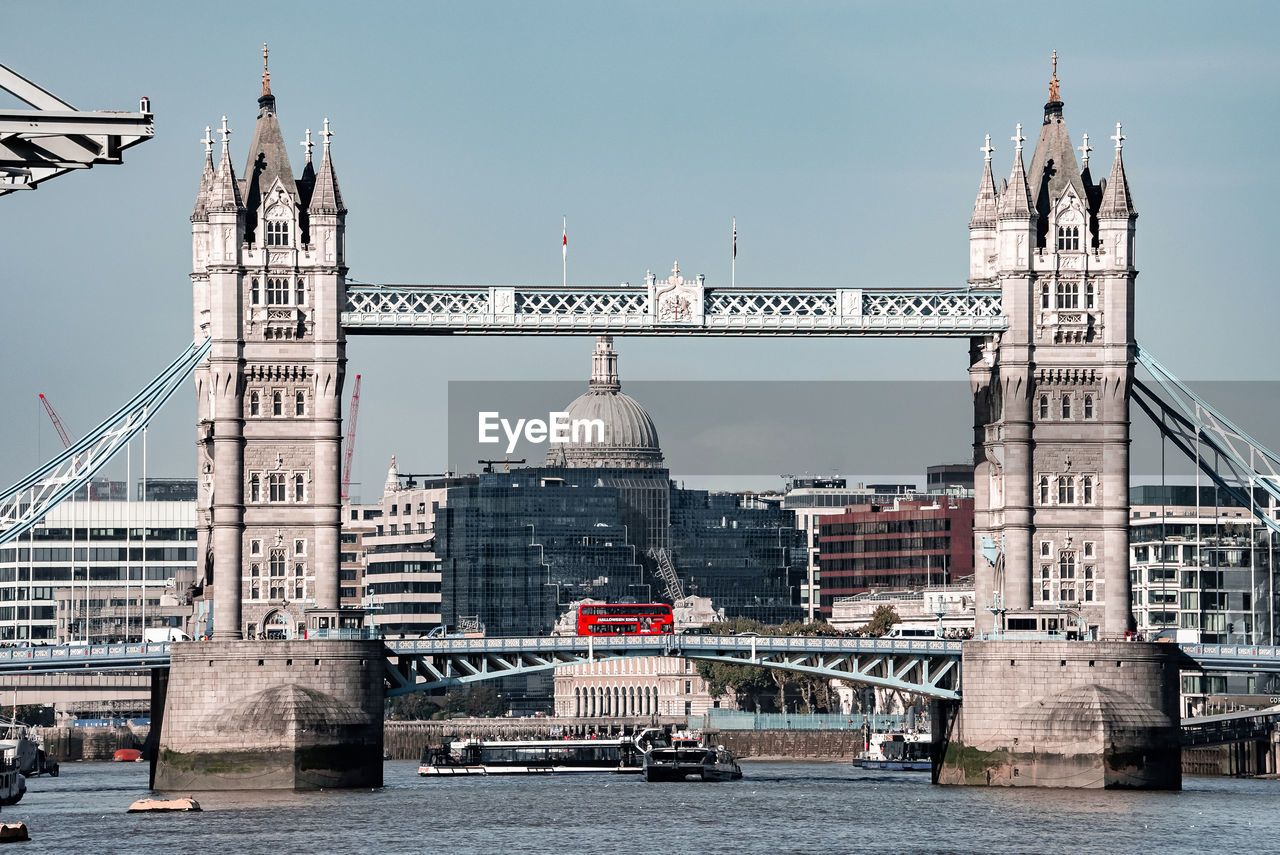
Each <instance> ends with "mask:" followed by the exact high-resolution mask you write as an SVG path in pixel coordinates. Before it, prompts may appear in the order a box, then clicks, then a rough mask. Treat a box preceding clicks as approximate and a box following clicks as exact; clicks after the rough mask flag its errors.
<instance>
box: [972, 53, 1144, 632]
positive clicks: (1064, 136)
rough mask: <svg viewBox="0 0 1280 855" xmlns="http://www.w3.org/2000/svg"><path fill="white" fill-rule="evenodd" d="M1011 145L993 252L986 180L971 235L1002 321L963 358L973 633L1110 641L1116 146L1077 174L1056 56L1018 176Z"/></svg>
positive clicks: (1125, 322)
mask: <svg viewBox="0 0 1280 855" xmlns="http://www.w3.org/2000/svg"><path fill="white" fill-rule="evenodd" d="M1117 138H1118V141H1119V139H1123V137H1121V135H1120V134H1119V131H1117ZM1022 141H1023V138H1022V133H1021V125H1019V126H1018V133H1017V134H1015V136H1014V142H1015V144H1016V148H1015V153H1014V165H1013V169H1012V174H1011V175H1010V178H1009V179H1008V181H1007V182H1004V183H1003V184H1002V186H1001V188H1000V189H999V191H997V193H996V197H997V198H996V211H997V215H996V220H997V222H996V228H995V236H994V249H989V245H988V243H987V242H988V241H989V240H990V238H989V236H988V235H989V231H988V229H989V227H988V226H987V225H986V220H987V219H988V217H987V216H986V215H985V213H984V214H983V216H980V210H979V209H982V210H983V211H984V212H985V210H986V207H987V206H988V205H989V202H987V201H986V200H985V199H984V193H985V188H986V182H987V180H988V179H987V176H986V174H984V176H983V184H982V189H980V191H979V198H978V204H977V205H976V206H975V210H974V218H973V220H972V221H971V223H970V277H971V282H973V283H974V284H987V283H990V282H993V281H998V282H999V287H1000V289H1001V292H1002V305H1003V310H1004V314H1005V315H1006V316H1007V317H1008V319H1009V328H1008V330H1007V331H1005V332H1004V333H1002V334H1001V335H1000V336H999V337H998V338H993V339H990V340H979V339H975V340H974V342H973V344H972V348H971V360H970V362H971V365H972V367H971V368H970V380H971V385H972V387H973V391H974V401H975V447H974V452H975V463H976V469H975V485H976V494H977V501H976V503H975V504H976V516H975V525H974V537H975V541H976V543H975V547H976V548H975V553H976V556H977V558H976V562H975V563H976V567H975V572H976V580H975V583H976V586H977V598H978V620H979V626H980V628H982V629H984V630H989V629H992V628H999V627H996V618H995V617H994V616H993V614H1003V620H1002V621H1001V623H1002V624H1003V627H1004V628H1006V629H1025V630H1033V629H1034V630H1041V631H1043V630H1057V631H1068V632H1070V631H1073V630H1076V629H1077V628H1078V627H1080V626H1087V627H1090V628H1093V629H1095V630H1096V631H1097V632H1099V633H1101V634H1104V635H1120V634H1122V633H1123V632H1125V631H1126V630H1127V629H1129V627H1130V617H1129V612H1130V605H1129V571H1128V528H1127V527H1128V509H1129V405H1128V389H1129V384H1130V382H1131V379H1132V374H1133V367H1132V358H1131V354H1132V345H1133V303H1134V288H1133V282H1134V277H1135V276H1136V273H1137V271H1136V270H1134V268H1133V264H1132V261H1133V258H1132V255H1133V253H1132V244H1133V220H1134V218H1136V213H1134V212H1133V209H1132V206H1131V205H1130V204H1129V196H1128V186H1127V183H1126V182H1125V179H1124V171H1123V164H1122V163H1121V162H1120V157H1119V150H1118V149H1117V158H1116V166H1115V167H1114V168H1113V170H1112V178H1111V179H1110V180H1109V181H1108V182H1106V184H1105V189H1104V187H1101V186H1095V185H1094V183H1093V181H1092V179H1091V178H1090V175H1089V169H1088V154H1089V152H1090V151H1091V149H1090V148H1089V146H1088V138H1087V136H1086V137H1085V143H1084V145H1082V146H1080V147H1079V148H1080V150H1081V152H1082V153H1083V154H1084V156H1085V160H1084V164H1083V168H1081V167H1079V166H1077V163H1076V159H1075V147H1073V146H1072V143H1071V140H1070V137H1069V136H1068V133H1067V128H1066V123H1065V121H1064V120H1063V102H1062V100H1061V99H1060V97H1059V82H1058V79H1057V72H1056V59H1055V71H1054V76H1053V79H1052V80H1051V82H1050V84H1049V101H1048V102H1047V103H1046V104H1045V107H1044V121H1043V123H1042V125H1041V129H1040V136H1039V139H1038V140H1037V143H1036V148H1035V151H1034V153H1033V155H1032V158H1031V164H1030V167H1029V168H1026V169H1024V166H1023V158H1022ZM987 149H989V143H988V146H987V147H986V148H984V150H987ZM988 156H989V151H988ZM993 268H994V269H993ZM997 596H998V597H999V604H998V606H997V611H996V612H994V613H993V612H992V611H991V610H990V609H991V608H992V607H993V606H995V605H996V604H995V602H994V601H995V600H996V598H997ZM1000 610H1003V611H1000Z"/></svg>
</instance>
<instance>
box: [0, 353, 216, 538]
mask: <svg viewBox="0 0 1280 855" xmlns="http://www.w3.org/2000/svg"><path fill="white" fill-rule="evenodd" d="M209 347H210V343H209V341H207V340H206V341H204V342H201V343H200V344H192V345H191V346H190V347H188V348H187V349H186V350H185V351H183V353H182V355H181V356H179V357H178V358H177V359H175V360H174V361H173V362H171V363H170V364H169V366H168V367H167V368H166V369H165V370H164V371H162V372H161V373H160V376H158V377H156V378H155V379H154V380H152V381H151V382H150V383H148V384H147V386H146V387H145V388H144V389H143V390H142V391H141V392H139V393H138V394H137V395H135V396H134V397H133V398H132V399H131V400H130V401H129V402H128V403H127V404H125V405H124V406H123V407H121V408H120V409H119V410H117V411H116V412H115V413H114V414H112V415H111V416H110V417H109V418H108V419H107V420H106V421H104V422H102V424H100V425H98V426H97V427H96V428H94V429H93V430H91V431H89V433H88V434H86V435H85V436H84V438H83V439H81V440H79V441H78V442H75V443H73V444H72V445H71V447H69V448H67V449H66V450H65V451H63V452H62V453H61V454H59V455H58V456H57V457H55V458H53V459H52V460H50V461H49V462H48V463H46V464H44V465H43V466H41V467H40V468H39V469H37V470H35V471H34V472H32V473H31V474H30V475H28V476H27V477H26V478H23V479H22V480H21V481H19V482H18V483H17V484H14V485H13V486H12V487H9V488H8V489H7V490H5V491H4V492H3V493H0V544H4V543H7V542H8V541H10V540H13V539H14V538H16V537H18V536H19V535H21V534H23V533H25V532H26V531H27V529H29V528H31V527H32V526H34V525H36V524H37V523H39V522H40V520H41V519H43V518H44V515H45V514H47V513H48V512H49V510H50V509H52V508H53V507H54V506H55V505H57V504H58V503H59V502H61V501H62V500H63V499H66V498H69V497H70V496H72V495H74V493H75V492H76V490H78V489H79V488H80V487H82V486H83V485H84V484H85V483H87V482H88V481H89V479H90V478H92V477H93V475H94V474H95V473H96V472H97V471H98V470H99V469H101V468H102V467H103V466H104V465H105V464H106V463H107V461H109V460H110V459H111V458H112V456H113V455H115V453H116V452H118V451H119V450H120V449H121V448H124V446H125V445H126V444H127V443H128V442H129V440H130V439H132V438H133V437H134V435H135V434H137V433H138V432H139V431H140V430H142V429H143V428H144V427H145V426H146V425H147V423H148V422H149V421H151V419H152V417H154V416H155V414H156V412H158V411H159V409H160V408H161V407H162V406H164V403H165V401H167V400H169V397H170V396H171V395H173V393H174V392H175V391H177V389H178V387H179V386H181V385H182V384H183V383H184V382H185V381H186V379H187V378H188V377H189V376H191V372H192V371H194V370H195V367H196V366H197V365H198V364H199V363H200V361H201V360H203V359H204V358H205V356H207V355H208V353H209Z"/></svg>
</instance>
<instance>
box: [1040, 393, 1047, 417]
mask: <svg viewBox="0 0 1280 855" xmlns="http://www.w3.org/2000/svg"><path fill="white" fill-rule="evenodd" d="M1040 418H1042V419H1048V418H1049V396H1048V395H1041V396H1040Z"/></svg>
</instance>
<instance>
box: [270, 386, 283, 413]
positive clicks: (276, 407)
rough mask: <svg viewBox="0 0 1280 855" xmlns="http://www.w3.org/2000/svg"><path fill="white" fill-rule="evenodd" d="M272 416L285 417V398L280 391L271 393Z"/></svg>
mask: <svg viewBox="0 0 1280 855" xmlns="http://www.w3.org/2000/svg"><path fill="white" fill-rule="evenodd" d="M271 415H273V416H283V415H284V396H283V395H281V394H280V392H279V391H276V392H272V393H271Z"/></svg>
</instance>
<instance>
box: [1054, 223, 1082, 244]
mask: <svg viewBox="0 0 1280 855" xmlns="http://www.w3.org/2000/svg"><path fill="white" fill-rule="evenodd" d="M1058 249H1060V250H1078V249H1080V227H1079V226H1058Z"/></svg>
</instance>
